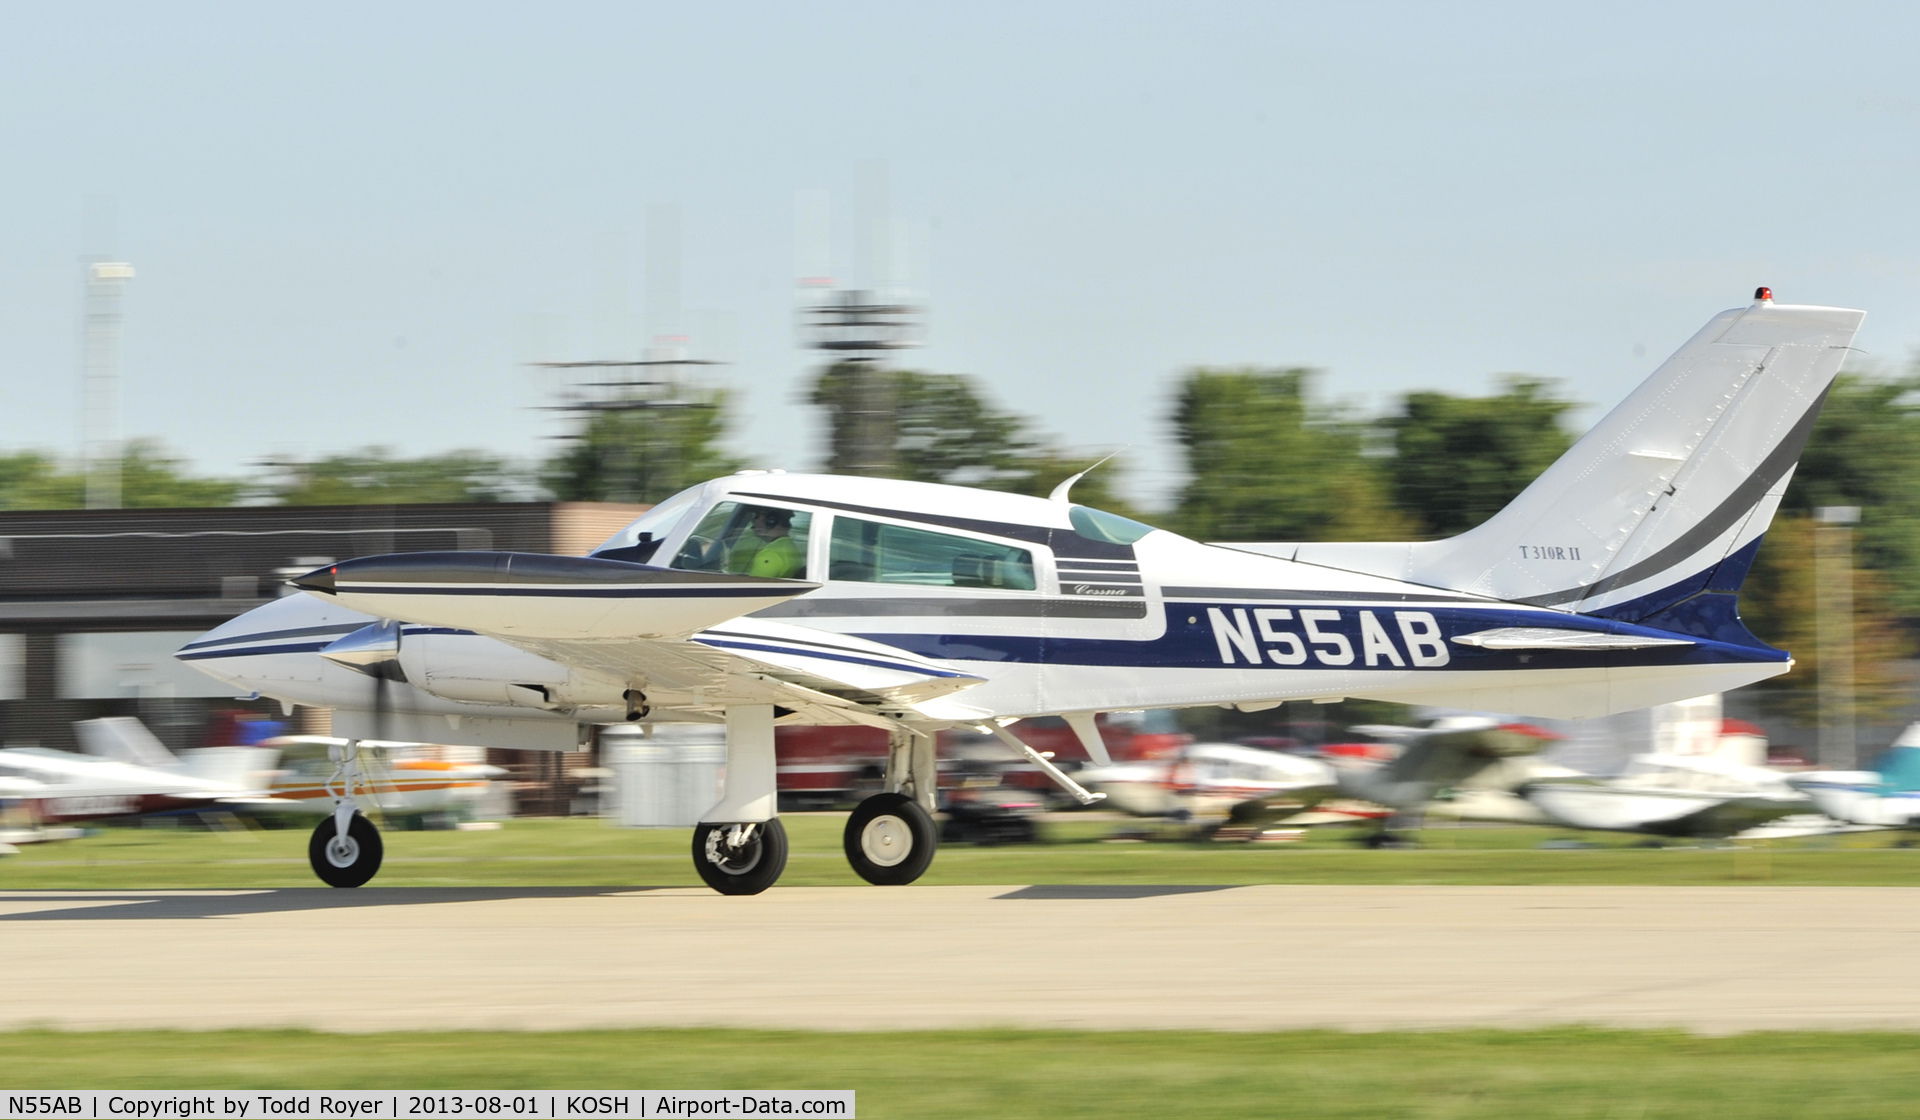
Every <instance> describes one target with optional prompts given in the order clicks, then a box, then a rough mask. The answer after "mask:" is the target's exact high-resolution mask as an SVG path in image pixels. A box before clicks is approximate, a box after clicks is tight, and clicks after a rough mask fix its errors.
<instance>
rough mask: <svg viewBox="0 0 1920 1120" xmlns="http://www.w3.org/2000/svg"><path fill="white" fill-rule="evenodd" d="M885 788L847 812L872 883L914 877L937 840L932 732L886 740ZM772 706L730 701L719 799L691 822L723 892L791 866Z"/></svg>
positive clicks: (709, 880)
mask: <svg viewBox="0 0 1920 1120" xmlns="http://www.w3.org/2000/svg"><path fill="white" fill-rule="evenodd" d="M886 781H887V792H885V793H880V794H875V795H874V796H872V797H869V798H867V799H866V800H865V801H862V802H861V803H860V806H859V807H858V808H856V809H855V810H854V811H853V815H852V816H851V817H849V818H847V828H846V833H845V836H844V847H845V849H846V853H847V862H848V863H850V864H852V865H853V870H854V872H855V873H857V874H858V875H859V876H860V877H861V878H862V879H865V880H866V881H867V882H869V883H878V884H881V885H886V886H893V885H899V884H902V883H911V882H913V881H914V880H915V879H918V878H919V877H920V876H921V875H923V874H925V873H926V870H927V867H928V866H929V865H930V864H932V863H933V855H934V852H935V851H936V850H937V849H938V847H939V833H938V832H937V831H936V830H935V829H934V827H933V798H934V790H935V786H936V783H937V781H938V776H937V773H936V770H935V765H934V754H933V735H932V734H931V733H929V732H923V731H914V730H906V729H901V730H897V731H895V732H894V733H893V734H892V736H891V737H890V739H889V740H888V744H887V778H886ZM774 786H775V772H774V758H773V708H772V706H771V705H768V706H765V707H761V706H757V705H756V706H751V707H749V706H744V705H742V706H735V707H730V708H728V709H727V776H726V786H725V792H724V793H723V794H722V795H721V798H720V803H719V804H718V805H715V806H714V807H713V808H712V809H709V810H708V811H707V812H706V813H705V814H704V815H703V816H702V817H701V821H700V823H699V824H698V825H697V826H695V827H694V830H693V866H694V870H695V871H697V872H699V874H700V879H701V881H702V882H704V883H706V884H707V885H708V886H710V887H712V888H713V889H714V890H716V891H719V892H720V893H721V894H759V893H760V892H761V891H764V890H766V889H767V888H768V887H771V886H773V884H774V883H775V882H776V881H777V880H778V879H779V878H780V873H781V872H782V871H783V870H785V869H786V866H787V831H786V829H785V828H784V827H783V826H782V825H781V824H780V819H779V817H778V816H776V815H775V808H776V801H775V789H774Z"/></svg>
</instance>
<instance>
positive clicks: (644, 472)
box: [542, 393, 775, 502]
mask: <svg viewBox="0 0 1920 1120" xmlns="http://www.w3.org/2000/svg"><path fill="white" fill-rule="evenodd" d="M727 403H728V397H727V395H726V394H725V393H714V394H712V395H711V396H710V397H707V398H704V399H696V400H691V401H687V402H681V403H678V404H676V405H673V406H665V407H654V408H644V409H630V410H622V411H607V412H596V413H593V414H592V415H591V417H590V419H589V420H588V421H587V423H586V425H585V427H584V428H583V429H582V430H581V432H580V433H579V435H578V436H576V437H575V438H574V439H573V441H572V442H571V444H570V445H569V446H568V447H567V449H566V450H565V451H562V452H561V453H560V454H559V455H556V456H554V458H552V459H551V460H549V461H548V463H547V465H546V468H545V470H544V471H543V472H542V476H543V479H544V481H545V482H546V486H547V489H548V490H550V491H552V493H553V496H554V497H555V498H557V499H559V500H560V501H563V502H657V501H660V500H661V499H663V498H667V497H670V496H672V495H673V494H675V493H677V492H679V491H681V490H684V489H686V488H687V487H689V486H692V485H693V484H695V483H697V482H704V481H706V480H707V479H709V478H713V477H714V476H716V475H723V474H730V473H732V472H733V471H736V470H738V469H740V466H741V463H740V461H739V460H738V459H735V458H732V457H730V456H728V455H726V454H725V453H724V452H722V451H721V450H720V437H721V436H722V435H723V434H724V433H725V430H726V408H727ZM766 465H769V466H772V465H775V464H766Z"/></svg>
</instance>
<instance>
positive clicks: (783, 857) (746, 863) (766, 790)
mask: <svg viewBox="0 0 1920 1120" xmlns="http://www.w3.org/2000/svg"><path fill="white" fill-rule="evenodd" d="M774 785H775V777H774V762H773V706H772V705H770V704H769V705H757V704H756V705H752V706H743V705H736V706H734V707H730V708H728V709H727V776H726V780H725V784H724V786H723V787H722V793H721V795H720V803H719V804H718V805H715V806H714V807H713V808H711V809H709V810H707V811H706V813H704V814H703V815H702V816H701V818H700V823H699V824H697V825H695V826H694V829H693V869H694V870H695V871H697V872H699V873H700V880H701V881H702V882H704V883H706V884H707V885H708V886H709V887H712V888H713V889H714V890H716V891H719V892H720V893H721V894H759V893H760V892H761V891H764V890H766V889H767V888H768V887H771V886H773V884H774V883H775V881H777V880H778V879H779V878H780V873H781V872H782V871H785V870H786V869H787V830H786V827H785V826H783V825H782V824H781V823H780V818H779V817H778V816H777V815H776V810H777V808H778V802H777V800H776V795H775V790H774Z"/></svg>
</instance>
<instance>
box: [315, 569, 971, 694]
mask: <svg viewBox="0 0 1920 1120" xmlns="http://www.w3.org/2000/svg"><path fill="white" fill-rule="evenodd" d="M293 582H294V585H295V586H297V587H300V588H301V589H303V590H305V591H308V592H310V593H312V594H316V595H322V596H328V597H331V598H333V599H336V600H337V601H338V602H339V603H340V604H341V605H342V606H345V607H349V608H351V609H353V610H357V611H363V612H365V613H367V614H372V615H377V616H381V617H385V618H397V619H401V620H403V621H407V622H413V623H422V624H427V625H438V626H450V627H457V628H459V629H463V630H471V631H474V632H476V633H480V634H486V635H488V636H490V637H493V638H497V639H499V640H500V641H503V642H506V643H508V644H510V645H514V646H518V647H519V648H521V649H524V650H527V651H529V652H531V653H535V654H538V655H539V656H541V657H545V658H548V659H550V660H553V661H556V662H559V663H560V664H563V665H568V666H571V667H573V668H578V669H585V670H589V671H594V672H598V673H603V674H607V675H610V676H613V677H616V678H619V679H623V680H629V681H633V682H635V686H636V687H637V688H639V689H640V691H641V692H643V693H644V694H645V696H646V703H647V704H648V705H650V706H653V707H656V708H664V709H671V710H674V711H687V712H716V713H717V712H718V711H720V710H721V709H723V708H724V707H726V706H727V705H732V704H772V705H775V706H777V707H781V708H786V709H788V710H789V711H790V712H791V713H792V715H790V716H784V717H782V718H783V720H784V721H786V722H794V723H826V724H836V723H859V724H869V725H872V726H878V727H887V726H891V723H892V721H891V720H889V719H887V718H886V717H884V716H881V715H880V714H879V711H880V709H883V708H885V709H889V710H898V709H902V708H910V707H912V706H914V705H916V704H919V703H921V702H924V701H927V700H932V699H934V698H937V697H940V696H944V695H947V694H949V693H951V692H955V691H957V690H959V689H962V688H966V687H969V686H971V685H973V684H976V683H978V682H979V679H980V678H978V677H975V676H972V675H970V674H967V673H962V672H958V671H956V670H954V669H953V668H951V667H949V666H946V665H944V664H942V663H940V662H938V661H934V660H931V659H928V658H923V657H918V656H916V655H914V654H910V653H907V652H906V651H904V650H900V649H896V648H894V647H892V646H886V645H882V644H880V643H878V642H869V641H865V640H863V639H860V638H852V637H847V636H845V635H839V634H828V633H823V632H821V631H817V630H812V629H808V628H805V627H800V626H794V625H792V624H790V623H781V622H774V621H770V620H765V619H757V618H748V617H745V616H746V615H748V614H750V613H751V612H753V611H757V610H761V609H764V608H766V607H770V606H773V605H774V604H776V603H781V602H785V601H786V600H788V599H791V598H794V597H795V596H798V595H804V594H806V593H807V592H809V591H812V590H814V589H815V588H816V587H818V586H819V585H818V584H814V583H808V582H805V581H803V580H787V579H765V578H760V577H756V576H746V575H734V574H730V573H720V572H691V571H681V570H677V569H669V568H653V567H647V566H645V565H640V564H628V563H623V562H621V561H617V560H600V559H595V558H591V557H570V556H542V555H533V554H526V553H496V552H447V553H405V554H401V555H397V556H372V557H365V558H362V559H358V560H347V561H342V562H341V563H339V564H334V565H331V566H329V567H326V568H322V569H320V570H319V571H317V572H313V573H310V574H308V575H306V576H302V577H300V578H299V579H296V580H294V581H293Z"/></svg>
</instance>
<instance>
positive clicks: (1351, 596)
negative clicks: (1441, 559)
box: [1160, 587, 1499, 604]
mask: <svg viewBox="0 0 1920 1120" xmlns="http://www.w3.org/2000/svg"><path fill="white" fill-rule="evenodd" d="M1160 594H1161V595H1162V596H1163V597H1165V598H1168V599H1214V600H1219V599H1226V600H1229V601H1232V602H1241V603H1244V602H1246V601H1247V600H1249V599H1279V600H1282V601H1286V602H1292V601H1298V602H1303V603H1487V604H1498V603H1499V600H1498V599H1488V598H1485V597H1483V596H1477V595H1446V594H1442V593H1439V592H1433V593H1425V594H1411V595H1409V594H1403V593H1401V592H1397V591H1288V590H1286V589H1285V588H1271V587H1163V588H1161V589H1160Z"/></svg>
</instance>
